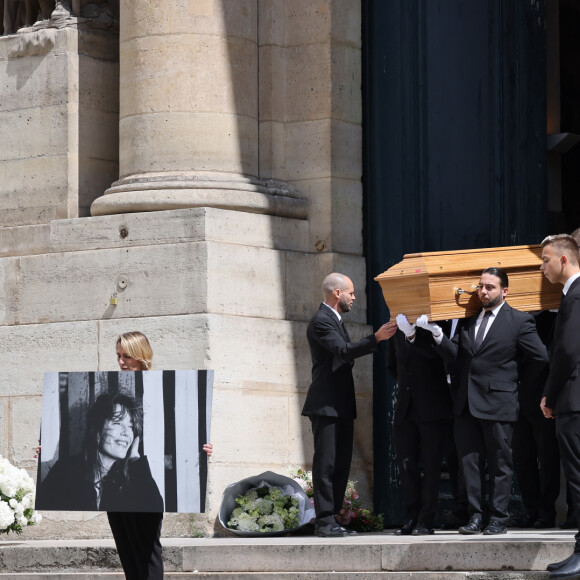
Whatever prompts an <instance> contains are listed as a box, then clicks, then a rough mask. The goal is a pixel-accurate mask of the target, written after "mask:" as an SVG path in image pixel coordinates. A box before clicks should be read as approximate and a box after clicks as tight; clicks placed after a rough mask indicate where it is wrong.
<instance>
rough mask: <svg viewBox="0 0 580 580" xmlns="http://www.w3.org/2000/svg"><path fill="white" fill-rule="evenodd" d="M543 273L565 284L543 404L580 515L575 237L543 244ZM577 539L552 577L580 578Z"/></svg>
mask: <svg viewBox="0 0 580 580" xmlns="http://www.w3.org/2000/svg"><path fill="white" fill-rule="evenodd" d="M540 269H541V270H542V271H543V272H544V276H546V278H547V279H548V280H549V281H550V282H552V283H553V284H558V283H560V284H564V288H563V290H562V300H561V302H560V309H559V310H558V315H557V316H556V321H555V323H554V335H553V339H552V348H551V350H550V374H549V376H548V381H547V383H546V388H545V389H544V397H543V398H542V401H541V405H540V406H541V409H542V411H543V413H544V416H545V417H548V418H554V417H555V418H556V437H557V438H558V443H559V445H560V456H561V458H562V466H563V467H564V473H565V474H566V479H567V480H568V486H569V490H570V495H571V500H572V504H573V506H574V512H575V514H580V441H579V439H578V434H579V433H580V373H579V372H578V371H579V365H580V331H579V329H580V257H579V255H578V245H577V244H576V242H575V240H574V238H573V237H572V236H569V235H567V234H560V235H557V236H548V237H547V238H546V239H545V240H544V241H543V242H542V266H541V268H540ZM577 519H578V518H577ZM575 540H576V544H575V546H574V552H573V553H572V555H571V556H569V557H568V558H566V559H565V560H563V561H562V562H556V563H554V564H550V565H549V566H548V570H549V571H550V578H570V579H571V578H580V531H579V532H578V533H577V534H576V536H575Z"/></svg>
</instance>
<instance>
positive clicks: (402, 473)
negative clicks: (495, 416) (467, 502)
mask: <svg viewBox="0 0 580 580" xmlns="http://www.w3.org/2000/svg"><path fill="white" fill-rule="evenodd" d="M431 336H432V335H431V333H430V332H428V331H426V330H424V329H422V328H418V329H417V330H416V336H415V339H414V341H413V343H411V342H409V341H408V340H407V338H406V337H405V335H404V334H403V332H401V331H400V330H398V331H397V333H396V334H395V335H394V336H393V337H392V338H390V339H389V340H388V341H387V355H388V363H387V370H388V371H389V373H390V374H391V375H392V376H393V377H394V378H395V379H397V385H398V390H397V401H396V404H395V416H394V441H395V453H396V456H397V466H398V468H399V477H400V479H401V485H402V489H403V497H404V500H405V508H406V510H407V514H408V516H409V518H410V519H413V520H415V521H418V522H420V523H421V524H422V525H424V526H425V527H427V528H431V527H433V520H434V519H435V512H436V508H437V500H438V497H439V482H440V479H441V463H442V460H443V455H444V453H445V449H446V444H447V440H448V436H449V431H450V428H451V416H452V413H451V395H450V393H449V385H448V383H447V375H446V372H445V367H444V364H443V361H442V360H441V357H440V356H439V355H438V354H437V353H436V352H435V350H434V349H433V346H432V339H431ZM421 467H422V472H423V475H421Z"/></svg>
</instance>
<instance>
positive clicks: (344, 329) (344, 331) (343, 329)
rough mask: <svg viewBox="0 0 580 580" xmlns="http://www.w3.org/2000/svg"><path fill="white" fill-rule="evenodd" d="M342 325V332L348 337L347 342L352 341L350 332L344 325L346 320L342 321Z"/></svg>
mask: <svg viewBox="0 0 580 580" xmlns="http://www.w3.org/2000/svg"><path fill="white" fill-rule="evenodd" d="M340 327H341V328H342V332H343V334H344V337H345V338H346V342H350V336H349V335H348V332H347V331H346V326H345V325H344V322H343V321H342V320H341V321H340Z"/></svg>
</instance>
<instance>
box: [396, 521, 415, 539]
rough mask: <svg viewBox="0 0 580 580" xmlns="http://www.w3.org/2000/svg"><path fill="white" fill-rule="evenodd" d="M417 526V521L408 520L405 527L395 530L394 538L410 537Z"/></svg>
mask: <svg viewBox="0 0 580 580" xmlns="http://www.w3.org/2000/svg"><path fill="white" fill-rule="evenodd" d="M416 525H417V520H409V521H408V522H407V523H406V524H405V525H403V526H401V527H400V528H399V529H398V530H395V536H410V535H411V534H412V533H413V530H414V529H415V526H416Z"/></svg>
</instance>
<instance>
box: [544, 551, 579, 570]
mask: <svg viewBox="0 0 580 580" xmlns="http://www.w3.org/2000/svg"><path fill="white" fill-rule="evenodd" d="M573 557H574V553H572V554H571V555H570V556H568V557H567V558H566V559H565V560H562V561H561V562H554V563H553V564H548V565H547V566H546V570H547V571H548V572H554V571H555V570H559V569H560V568H562V567H563V566H565V565H566V564H567V563H568V562H569V561H570V560H572V558H573Z"/></svg>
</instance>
